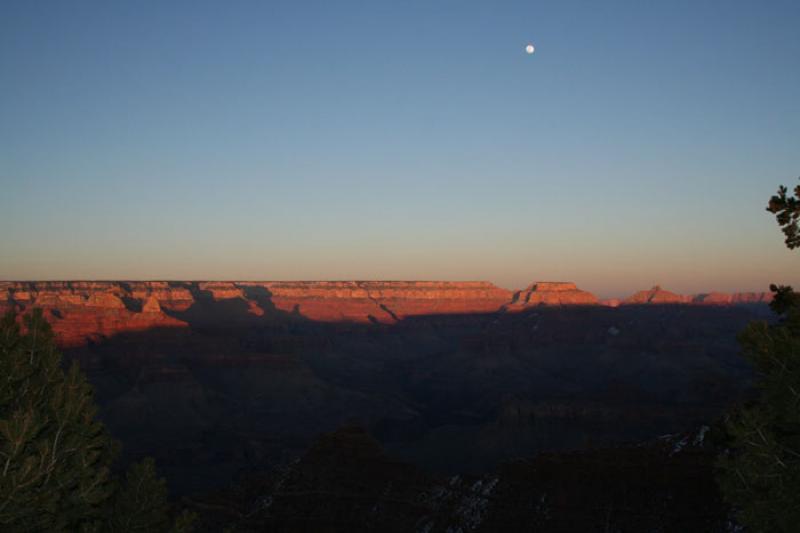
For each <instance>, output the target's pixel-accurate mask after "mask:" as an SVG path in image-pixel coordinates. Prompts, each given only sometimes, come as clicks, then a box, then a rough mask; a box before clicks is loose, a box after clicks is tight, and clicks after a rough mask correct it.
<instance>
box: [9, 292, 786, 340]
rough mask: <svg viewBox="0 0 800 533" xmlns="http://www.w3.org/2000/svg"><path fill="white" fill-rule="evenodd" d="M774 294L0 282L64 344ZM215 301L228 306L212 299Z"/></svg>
mask: <svg viewBox="0 0 800 533" xmlns="http://www.w3.org/2000/svg"><path fill="white" fill-rule="evenodd" d="M770 297H771V294H769V293H734V294H724V293H709V294H698V295H679V294H675V293H672V292H669V291H666V290H664V289H662V288H661V287H658V286H656V287H653V288H652V289H650V290H647V291H640V292H637V293H636V294H634V295H632V296H631V297H629V298H627V299H624V300H622V301H621V302H619V301H617V300H610V301H602V302H601V301H600V300H598V299H597V297H595V296H594V295H593V294H591V293H589V292H587V291H584V290H581V289H579V288H578V287H577V286H576V285H575V284H574V283H569V282H535V283H532V284H531V285H529V286H528V287H527V288H525V289H523V290H519V291H511V290H507V289H503V288H500V287H497V286H496V285H493V284H492V283H489V282H484V281H465V282H447V281H272V282H270V281H263V282H261V281H242V282H233V281H45V282H26V281H6V282H0V312H4V311H8V310H15V311H17V312H21V313H25V312H27V311H29V310H30V309H33V308H42V309H43V310H44V311H45V316H46V317H47V319H48V320H49V321H50V322H51V324H52V325H53V329H54V331H55V333H56V337H57V339H58V342H59V344H60V345H61V346H62V347H64V348H71V347H80V346H85V345H87V344H89V343H96V342H101V341H102V340H103V339H106V338H109V337H112V336H114V335H117V334H120V333H126V332H142V331H147V330H150V329H153V328H186V327H191V326H202V325H215V324H216V325H219V324H231V323H240V324H243V323H246V324H256V323H263V322H265V321H270V320H272V319H274V318H275V317H278V316H280V317H283V318H293V319H297V320H312V321H319V322H342V323H356V324H369V323H373V324H393V323H397V322H399V321H401V320H403V319H405V318H409V317H414V316H427V315H443V314H476V313H506V312H511V313H513V312H519V311H524V310H526V309H529V308H531V307H535V306H572V305H578V306H587V305H588V306H595V305H609V306H612V307H613V306H617V305H620V304H621V305H643V304H644V305H646V304H704V305H738V304H754V303H767V302H769V300H770ZM217 302H225V305H224V306H223V307H219V306H214V305H213V304H215V303H217ZM212 307H213V313H212V312H210V310H211V308H212Z"/></svg>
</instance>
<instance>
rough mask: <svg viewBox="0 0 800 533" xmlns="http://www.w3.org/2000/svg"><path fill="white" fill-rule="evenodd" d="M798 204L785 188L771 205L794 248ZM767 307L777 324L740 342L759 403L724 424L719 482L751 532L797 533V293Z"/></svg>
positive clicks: (758, 327)
mask: <svg viewBox="0 0 800 533" xmlns="http://www.w3.org/2000/svg"><path fill="white" fill-rule="evenodd" d="M795 195H796V196H797V198H793V197H787V189H786V187H783V186H782V187H780V189H778V194H777V195H776V196H773V197H772V198H771V199H770V201H769V206H768V207H767V210H768V211H770V212H772V213H776V214H777V219H778V223H779V224H780V225H781V226H782V227H783V233H784V234H785V235H786V246H787V247H789V248H790V249H793V248H796V247H798V246H800V234H799V233H798V218H800V201H799V200H800V186H798V187H797V188H796V189H795ZM770 289H771V290H772V292H773V300H772V302H771V304H770V307H771V308H772V310H773V311H774V312H775V313H776V315H777V317H778V320H777V322H775V323H772V324H769V323H767V322H764V321H757V322H752V323H750V324H749V325H748V326H747V327H746V328H745V330H744V331H743V332H742V333H741V334H740V335H739V342H740V344H741V345H742V349H743V353H744V356H745V357H746V358H747V359H748V360H749V361H750V362H751V363H752V364H753V368H754V370H755V374H756V383H755V384H756V387H757V388H758V390H759V395H758V398H757V399H756V400H755V401H753V402H751V403H750V404H748V405H746V406H744V407H742V408H741V409H738V410H737V411H735V412H734V413H732V414H731V415H729V417H728V421H727V428H728V431H729V433H730V436H731V444H732V445H731V449H730V450H729V451H728V452H726V453H725V454H723V456H722V457H721V459H720V462H719V465H720V467H721V476H720V483H721V486H722V489H723V492H724V494H725V496H726V498H727V499H728V501H729V502H731V503H732V504H733V505H734V507H735V508H736V509H737V511H738V519H739V521H740V522H741V523H742V524H744V525H745V526H747V527H748V528H750V529H751V530H753V531H797V528H798V525H800V294H798V293H796V292H794V291H793V290H792V288H791V287H789V286H782V285H781V286H776V285H771V286H770Z"/></svg>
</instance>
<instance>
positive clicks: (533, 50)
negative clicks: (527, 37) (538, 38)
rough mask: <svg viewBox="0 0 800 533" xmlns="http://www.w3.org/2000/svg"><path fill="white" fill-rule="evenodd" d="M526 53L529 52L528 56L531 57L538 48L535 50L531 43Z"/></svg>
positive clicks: (526, 48)
mask: <svg viewBox="0 0 800 533" xmlns="http://www.w3.org/2000/svg"><path fill="white" fill-rule="evenodd" d="M525 51H526V52H528V55H530V54H532V53H534V52H535V51H536V48H534V47H533V45H532V44H530V43H529V44H528V46H526V47H525Z"/></svg>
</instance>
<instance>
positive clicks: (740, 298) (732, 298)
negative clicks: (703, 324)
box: [692, 292, 772, 305]
mask: <svg viewBox="0 0 800 533" xmlns="http://www.w3.org/2000/svg"><path fill="white" fill-rule="evenodd" d="M771 301H772V293H771V292H734V293H724V292H709V293H707V294H695V295H692V303H695V304H703V305H742V304H767V303H769V302H771Z"/></svg>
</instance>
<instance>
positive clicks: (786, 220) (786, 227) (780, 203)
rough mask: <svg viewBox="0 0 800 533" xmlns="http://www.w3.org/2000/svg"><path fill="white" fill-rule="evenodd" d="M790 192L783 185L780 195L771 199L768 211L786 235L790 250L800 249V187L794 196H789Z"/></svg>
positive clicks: (779, 190) (795, 189) (780, 188)
mask: <svg viewBox="0 0 800 533" xmlns="http://www.w3.org/2000/svg"><path fill="white" fill-rule="evenodd" d="M788 193H789V190H788V189H787V188H786V187H785V186H783V185H781V186H780V187H779V188H778V194H776V195H775V196H773V197H772V198H770V199H769V205H768V206H767V211H769V212H770V213H773V214H774V215H775V218H776V219H777V220H778V224H779V225H780V226H781V228H782V231H783V234H784V235H786V246H788V247H789V248H792V249H793V248H797V247H800V226H798V224H800V185H798V186H797V187H795V188H794V196H789V194H788Z"/></svg>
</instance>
